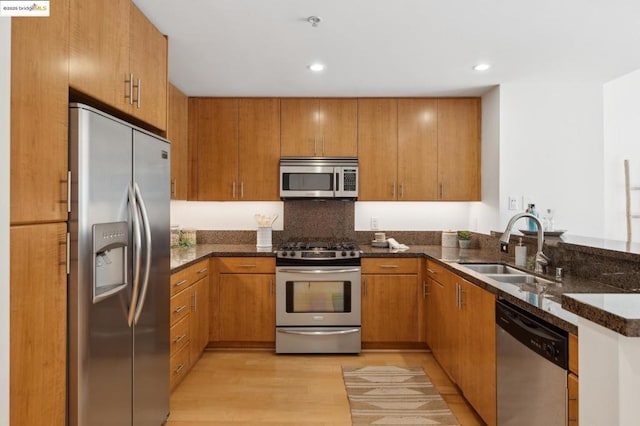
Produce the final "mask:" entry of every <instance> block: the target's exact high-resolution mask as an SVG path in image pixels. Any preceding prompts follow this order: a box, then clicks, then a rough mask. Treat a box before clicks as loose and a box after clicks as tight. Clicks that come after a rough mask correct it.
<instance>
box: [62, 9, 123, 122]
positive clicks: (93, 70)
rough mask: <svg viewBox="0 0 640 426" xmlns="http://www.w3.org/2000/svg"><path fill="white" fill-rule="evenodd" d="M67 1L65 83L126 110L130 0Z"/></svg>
mask: <svg viewBox="0 0 640 426" xmlns="http://www.w3.org/2000/svg"><path fill="white" fill-rule="evenodd" d="M70 1H71V7H70V8H69V11H70V22H71V27H70V62H69V86H70V87H71V88H73V89H75V90H77V91H79V92H82V93H84V94H86V95H89V96H91V97H92V98H95V99H97V100H99V101H102V102H104V103H106V104H108V105H111V106H113V107H116V108H118V109H120V110H121V111H130V108H131V105H130V99H129V98H128V96H129V84H128V83H126V80H127V79H128V78H129V72H130V71H129V19H130V13H131V12H130V3H131V2H130V0H92V1H86V0H70ZM57 7H58V6H57V5H56V8H57Z"/></svg>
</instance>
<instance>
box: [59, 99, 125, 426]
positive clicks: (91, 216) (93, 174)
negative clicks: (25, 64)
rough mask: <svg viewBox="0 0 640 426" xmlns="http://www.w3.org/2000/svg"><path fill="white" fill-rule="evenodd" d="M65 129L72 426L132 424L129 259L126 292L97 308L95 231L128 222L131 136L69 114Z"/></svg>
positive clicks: (102, 120)
mask: <svg viewBox="0 0 640 426" xmlns="http://www.w3.org/2000/svg"><path fill="white" fill-rule="evenodd" d="M69 129H70V168H71V171H72V176H73V178H74V179H73V183H72V209H71V214H70V220H69V230H70V232H71V265H70V266H71V268H70V274H69V424H70V425H72V426H74V425H92V426H100V425H110V426H114V425H115V426H119V425H130V424H131V417H132V412H131V408H130V407H131V398H132V391H131V379H130V378H131V374H132V343H133V339H132V329H131V328H130V327H129V325H128V323H127V309H128V307H129V300H130V299H129V298H130V295H131V282H130V277H131V276H132V275H131V268H132V265H131V259H130V258H131V256H130V255H129V256H128V259H127V260H126V263H127V265H126V269H127V271H126V272H127V273H126V277H128V278H127V282H128V285H127V288H126V289H124V290H123V291H118V292H115V293H113V294H112V295H111V296H110V297H104V298H101V299H100V300H98V301H96V302H95V303H94V301H93V291H92V288H93V285H92V281H93V273H94V271H93V270H92V269H93V265H94V263H95V262H94V261H93V259H92V258H93V256H94V243H93V241H92V240H93V237H92V227H93V225H94V224H99V223H109V222H123V221H128V218H129V212H128V206H127V200H128V188H129V184H130V182H131V179H132V167H131V165H132V149H131V138H132V136H131V134H132V129H131V128H130V127H129V126H126V125H124V124H123V123H121V122H119V121H116V120H113V119H110V118H108V117H107V116H105V115H102V114H98V113H96V112H93V111H90V110H87V109H83V108H73V107H72V108H71V109H70V126H69ZM130 231H131V229H130V228H129V235H131V232H130ZM129 247H131V241H130V237H129ZM127 252H128V253H131V252H132V250H127ZM105 260H106V259H105ZM114 407H117V408H114Z"/></svg>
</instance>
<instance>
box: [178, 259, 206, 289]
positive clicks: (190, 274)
mask: <svg viewBox="0 0 640 426" xmlns="http://www.w3.org/2000/svg"><path fill="white" fill-rule="evenodd" d="M208 274H209V259H205V260H201V261H200V262H198V263H196V264H194V265H191V266H189V267H188V268H185V269H182V270H180V271H178V272H176V273H174V274H171V295H172V296H173V295H174V294H176V293H178V292H180V291H182V290H184V289H185V288H187V287H189V286H190V285H191V284H193V283H195V282H196V281H198V280H199V279H200V278H203V277H206V276H207V275H208Z"/></svg>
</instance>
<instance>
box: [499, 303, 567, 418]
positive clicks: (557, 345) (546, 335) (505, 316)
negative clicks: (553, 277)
mask: <svg viewBox="0 0 640 426" xmlns="http://www.w3.org/2000/svg"><path fill="white" fill-rule="evenodd" d="M567 342H568V337H567V333H566V332H565V331H563V330H561V329H559V328H557V327H555V326H553V325H552V324H549V323H547V322H546V321H544V320H542V319H540V318H537V317H536V316H534V315H532V314H530V313H528V312H525V311H524V310H522V309H520V308H518V307H517V306H515V305H512V304H510V303H508V302H506V301H504V300H498V301H497V302H496V359H497V376H498V377H497V392H498V426H512V425H513V426H516V425H517V426H538V425H539V426H556V425H558V426H560V425H562V426H565V425H566V424H567V363H568V343H567Z"/></svg>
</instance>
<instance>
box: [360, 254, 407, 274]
mask: <svg viewBox="0 0 640 426" xmlns="http://www.w3.org/2000/svg"><path fill="white" fill-rule="evenodd" d="M419 271H420V259H419V258H417V257H415V258H402V259H400V258H393V257H387V258H378V259H362V273H363V274H417V273H418V272H419Z"/></svg>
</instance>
